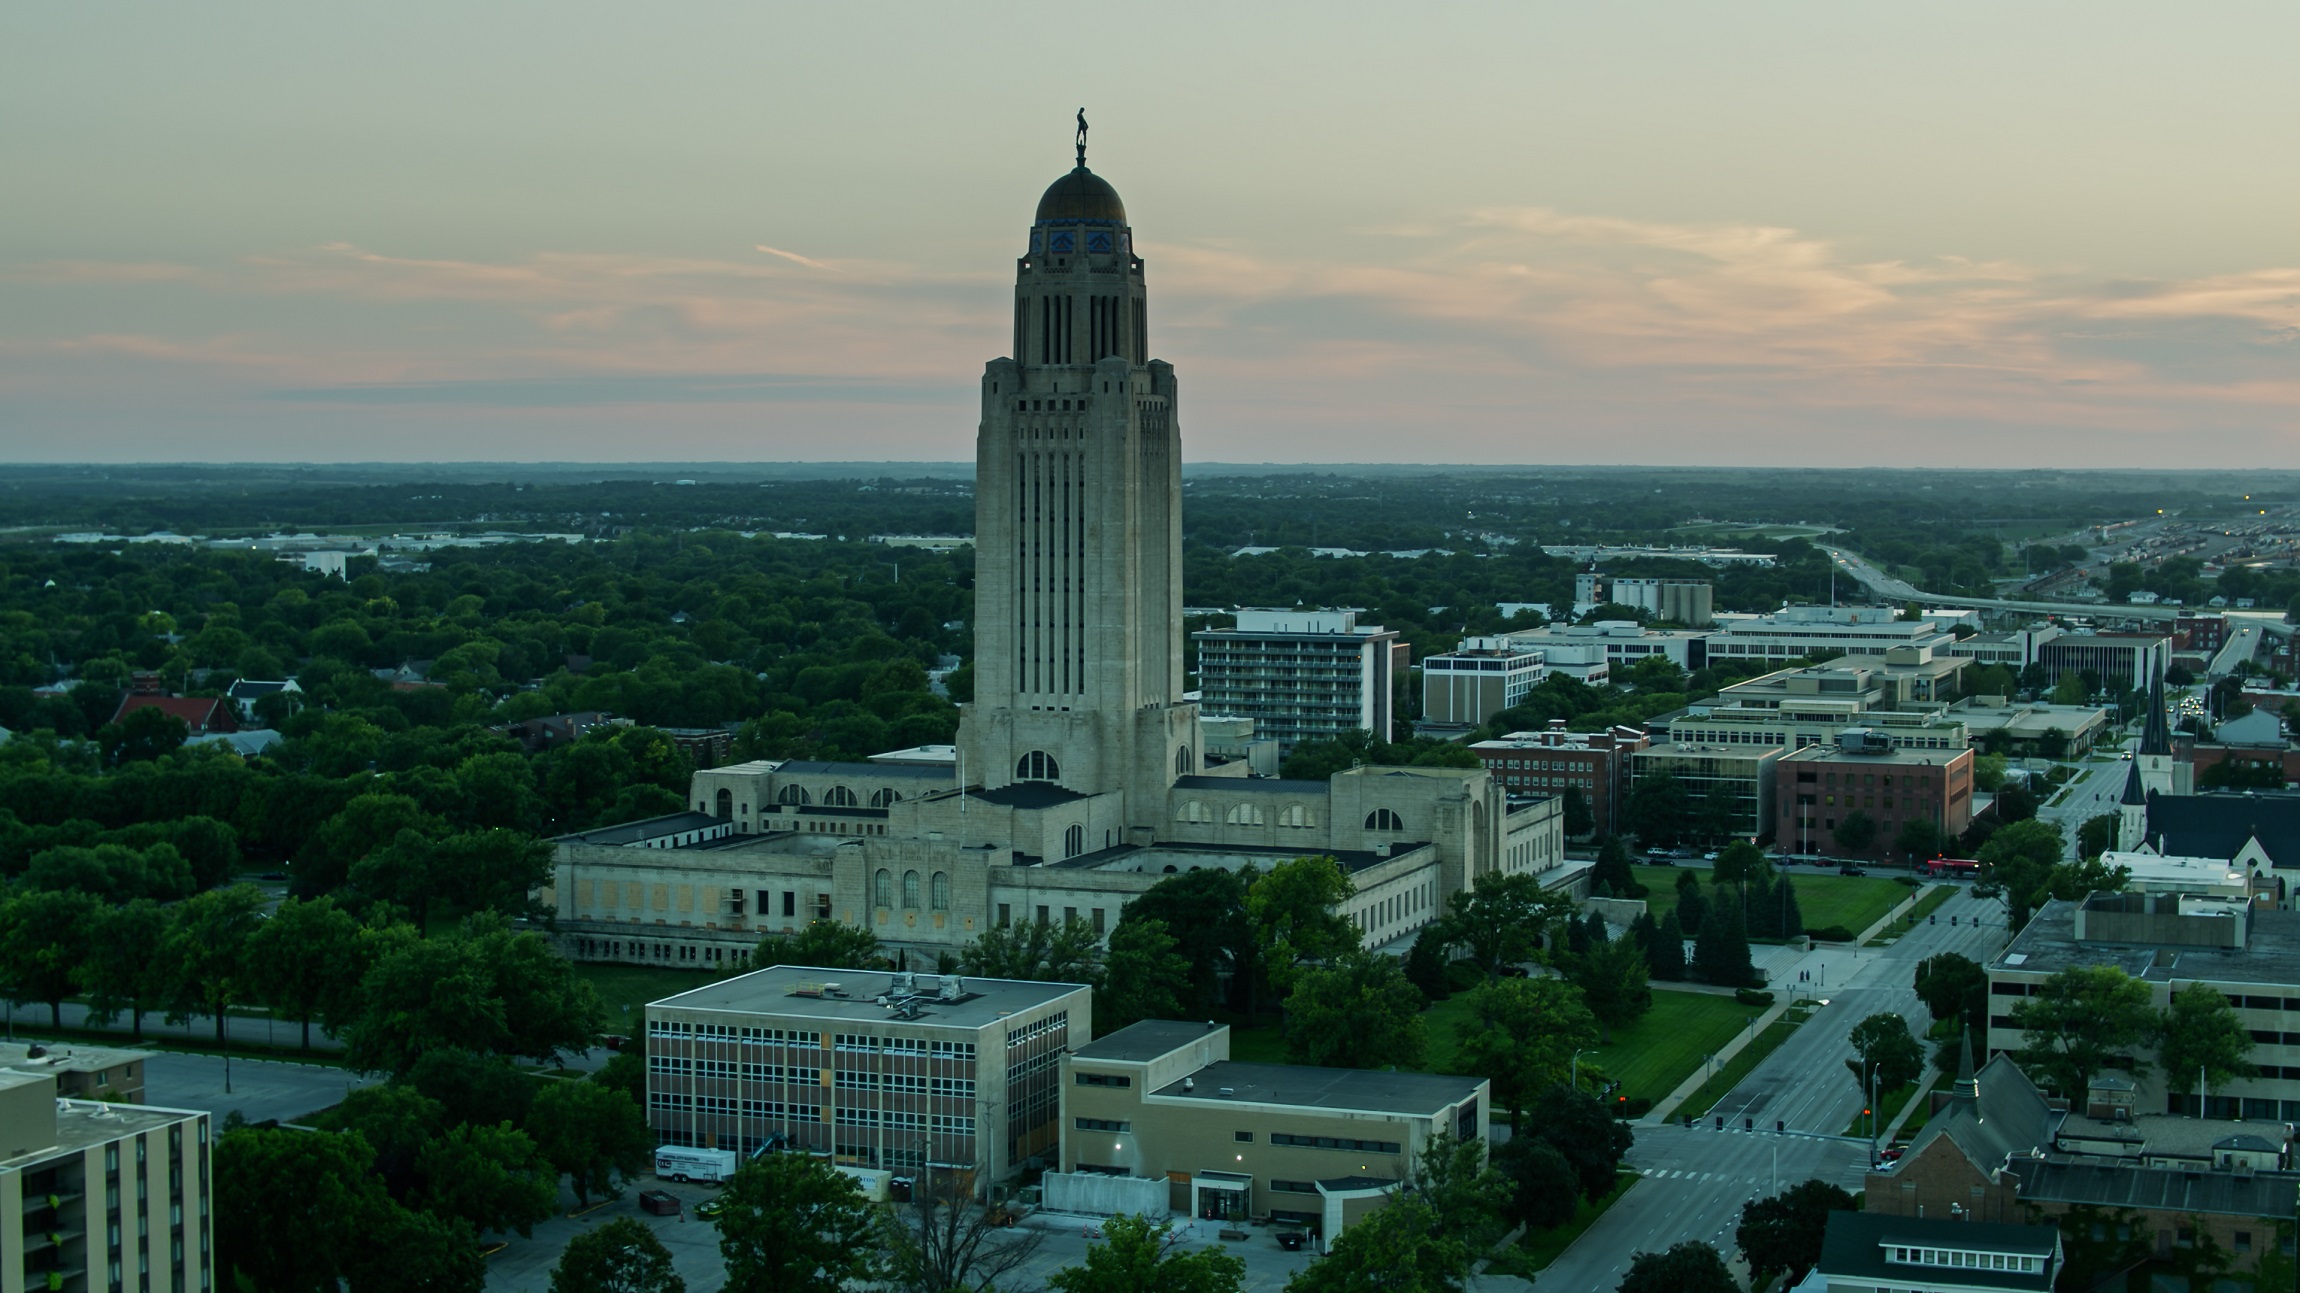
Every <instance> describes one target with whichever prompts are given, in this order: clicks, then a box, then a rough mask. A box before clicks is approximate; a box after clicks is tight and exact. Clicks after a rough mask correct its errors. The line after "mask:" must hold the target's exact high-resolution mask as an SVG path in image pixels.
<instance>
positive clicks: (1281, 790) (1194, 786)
mask: <svg viewBox="0 0 2300 1293" xmlns="http://www.w3.org/2000/svg"><path fill="white" fill-rule="evenodd" d="M1174 788H1175V789H1176V790H1243V791H1247V792H1249V793H1252V794H1260V795H1322V794H1324V793H1326V791H1327V790H1328V789H1329V787H1328V786H1327V785H1326V783H1325V782H1323V781H1309V780H1305V779H1303V778H1300V777H1176V778H1175V779H1174Z"/></svg>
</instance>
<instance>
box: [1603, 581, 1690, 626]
mask: <svg viewBox="0 0 2300 1293" xmlns="http://www.w3.org/2000/svg"><path fill="white" fill-rule="evenodd" d="M1606 592H1607V595H1606V598H1605V600H1607V601H1609V602H1612V603H1613V604H1614V605H1616V606H1627V607H1629V608H1630V609H1631V610H1639V611H1644V612H1646V613H1647V614H1649V615H1651V616H1653V618H1655V619H1661V620H1671V621H1674V622H1676V623H1678V624H1683V625H1685V626H1686V627H1688V628H1699V627H1700V626H1702V625H1704V624H1707V623H1708V622H1709V621H1710V619H1711V618H1712V617H1713V616H1714V614H1715V611H1716V600H1715V594H1714V593H1712V592H1711V590H1710V587H1709V585H1707V584H1701V583H1690V582H1687V581H1684V580H1677V579H1616V580H1614V581H1613V582H1612V587H1611V588H1609V589H1608V590H1606Z"/></svg>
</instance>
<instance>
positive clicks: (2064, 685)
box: [2052, 669, 2088, 705]
mask: <svg viewBox="0 0 2300 1293" xmlns="http://www.w3.org/2000/svg"><path fill="white" fill-rule="evenodd" d="M2087 695H2088V693H2087V692H2086V691H2085V689H2084V678H2083V677H2082V675H2080V674H2078V673H2077V671H2076V670H2074V669H2071V670H2068V671H2067V672H2065V673H2063V674H2061V676H2060V681H2059V682H2056V683H2054V684H2053V685H2052V703H2053V704H2055V705H2081V704H2083V703H2084V702H2085V699H2086V697H2087Z"/></svg>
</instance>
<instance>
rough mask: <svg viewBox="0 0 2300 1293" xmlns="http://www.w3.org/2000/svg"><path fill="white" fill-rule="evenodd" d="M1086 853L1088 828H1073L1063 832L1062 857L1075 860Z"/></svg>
mask: <svg viewBox="0 0 2300 1293" xmlns="http://www.w3.org/2000/svg"><path fill="white" fill-rule="evenodd" d="M1085 851H1086V828H1085V827H1083V826H1073V827H1071V828H1070V829H1069V830H1066V831H1064V832H1062V856H1064V857H1066V858H1074V857H1077V856H1078V855H1079V854H1081V853H1084V852H1085Z"/></svg>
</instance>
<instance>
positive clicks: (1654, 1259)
mask: <svg viewBox="0 0 2300 1293" xmlns="http://www.w3.org/2000/svg"><path fill="white" fill-rule="evenodd" d="M1740 1289H1741V1283H1740V1281H1738V1280H1736V1279H1734V1278H1733V1272H1732V1271H1731V1270H1729V1269H1727V1268H1726V1266H1725V1259H1724V1258H1722V1257H1720V1256H1718V1255H1717V1250H1716V1249H1714V1248H1712V1247H1710V1246H1709V1245H1707V1244H1704V1243H1700V1242H1698V1241H1688V1242H1686V1243H1682V1244H1673V1245H1671V1246H1670V1248H1669V1251H1667V1252H1664V1253H1637V1254H1635V1255H1633V1256H1632V1257H1631V1258H1630V1259H1629V1273H1628V1274H1627V1275H1624V1276H1622V1277H1621V1283H1620V1284H1618V1285H1616V1286H1615V1293H1740Z"/></svg>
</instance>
